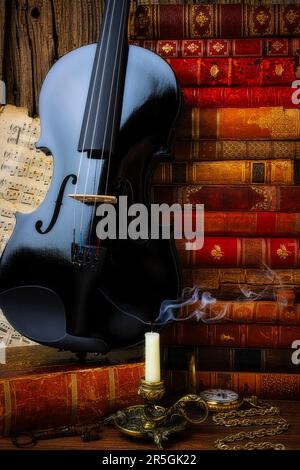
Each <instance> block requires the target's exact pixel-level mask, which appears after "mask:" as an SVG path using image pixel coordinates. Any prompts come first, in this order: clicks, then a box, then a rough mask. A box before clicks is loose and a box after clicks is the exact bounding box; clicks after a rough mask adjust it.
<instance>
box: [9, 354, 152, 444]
mask: <svg viewBox="0 0 300 470" xmlns="http://www.w3.org/2000/svg"><path fill="white" fill-rule="evenodd" d="M143 370H144V365H143V364H142V363H141V364H130V365H124V366H112V367H103V368H91V369H82V370H77V371H73V372H67V373H66V372H57V373H48V374H46V373H43V374H36V375H28V376H23V377H15V378H10V379H2V380H0V436H9V435H10V434H13V433H16V432H19V431H31V430H34V429H47V428H52V427H58V426H65V425H73V424H90V423H95V422H97V421H100V420H101V419H102V418H103V416H106V415H107V414H108V413H110V412H112V411H114V410H117V409H119V408H122V407H124V406H127V405H132V404H135V403H137V401H138V395H137V390H138V386H139V382H140V379H141V377H142V376H143Z"/></svg>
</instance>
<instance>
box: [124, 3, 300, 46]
mask: <svg viewBox="0 0 300 470" xmlns="http://www.w3.org/2000/svg"><path fill="white" fill-rule="evenodd" d="M299 17H300V7H299V5H264V6H262V5H256V6H254V5H245V4H237V5H232V4H226V5H220V4H213V5H212V4H209V5H198V4H197V5H186V4H185V5H137V6H136V7H135V8H132V10H131V17H130V25H129V36H130V38H131V39H184V38H187V39H202V38H203V39H207V38H218V37H222V38H225V39H227V38H232V37H233V36H234V37H235V38H237V39H238V38H243V37H248V38H251V37H274V36H275V37H281V36H282V37H289V36H291V37H292V36H296V37H297V36H299Z"/></svg>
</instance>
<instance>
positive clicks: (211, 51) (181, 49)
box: [131, 2, 300, 58]
mask: <svg viewBox="0 0 300 470" xmlns="http://www.w3.org/2000/svg"><path fill="white" fill-rule="evenodd" d="M219 3H221V2H219ZM131 43H132V44H135V45H137V46H140V47H145V48H146V49H150V50H151V51H153V52H156V53H157V54H159V55H160V56H162V57H164V58H180V57H185V58H191V57H247V58H248V57H289V56H290V57H293V56H295V55H296V53H297V49H298V48H299V47H300V39H299V38H294V39H291V38H290V39H288V38H255V39H253V38H250V39H248V38H246V39H224V38H218V39H158V40H155V39H148V40H133V41H131Z"/></svg>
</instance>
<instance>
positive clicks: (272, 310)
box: [180, 292, 300, 339]
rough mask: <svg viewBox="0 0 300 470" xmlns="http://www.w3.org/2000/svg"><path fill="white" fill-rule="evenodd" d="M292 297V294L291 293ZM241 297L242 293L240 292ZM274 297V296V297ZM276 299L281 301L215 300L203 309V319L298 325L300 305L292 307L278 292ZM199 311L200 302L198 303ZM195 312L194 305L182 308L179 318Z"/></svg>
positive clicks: (299, 322) (290, 302) (299, 321)
mask: <svg viewBox="0 0 300 470" xmlns="http://www.w3.org/2000/svg"><path fill="white" fill-rule="evenodd" d="M292 293H293V295H294V292H292ZM240 294H241V297H242V292H240ZM274 296H275V295H274ZM277 298H279V299H280V298H281V301H274V300H273V301H263V300H256V301H247V298H246V297H245V299H244V300H243V301H241V300H223V301H222V300H216V301H215V302H214V303H212V304H210V305H208V306H206V307H205V308H203V309H202V310H203V318H204V319H205V320H208V321H213V320H214V319H215V318H220V319H219V322H221V323H228V322H230V323H245V324H246V323H249V324H256V323H262V324H272V325H285V326H287V325H289V326H290V325H292V326H299V325H300V304H299V303H297V304H295V305H293V303H292V301H291V299H289V298H288V295H286V296H283V295H282V292H278V295H277ZM285 301H286V302H285ZM197 305H198V306H199V310H201V305H202V304H201V301H199V304H197ZM194 311H195V305H194V306H190V307H185V308H182V309H181V311H180V318H188V317H190V316H191V315H192V314H193V312H194ZM299 339H300V337H299Z"/></svg>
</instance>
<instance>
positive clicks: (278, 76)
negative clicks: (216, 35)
mask: <svg viewBox="0 0 300 470" xmlns="http://www.w3.org/2000/svg"><path fill="white" fill-rule="evenodd" d="M168 62H169V64H170V65H171V67H172V69H173V70H174V72H175V73H176V76H177V78H178V80H179V82H180V84H181V85H182V86H195V85H198V86H199V85H201V86H228V85H229V86H240V87H244V86H274V85H276V86H277V85H285V86H289V87H291V84H292V82H293V81H294V80H296V76H295V65H296V61H295V58H277V59H275V58H263V59H260V58H257V57H256V58H255V59H252V58H247V59H246V58H238V59H236V58H227V59H219V58H216V59H215V58H214V59H207V58H205V59H201V58H200V59H194V58H189V59H168Z"/></svg>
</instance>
